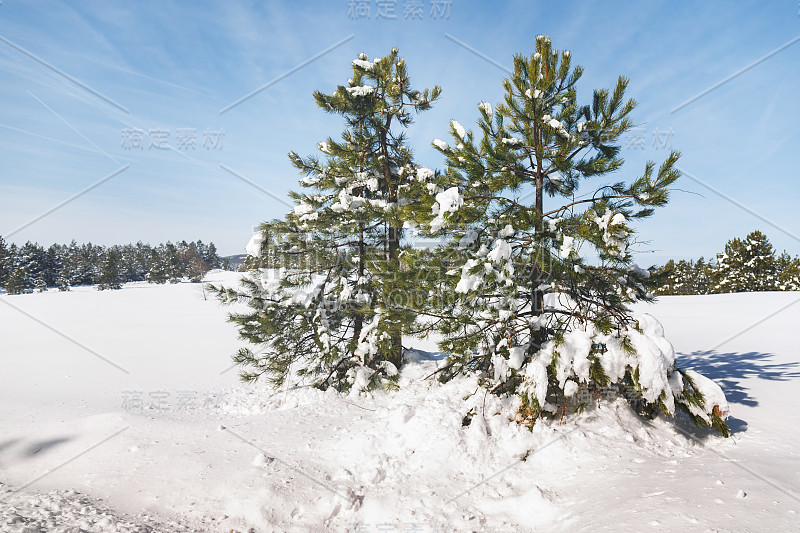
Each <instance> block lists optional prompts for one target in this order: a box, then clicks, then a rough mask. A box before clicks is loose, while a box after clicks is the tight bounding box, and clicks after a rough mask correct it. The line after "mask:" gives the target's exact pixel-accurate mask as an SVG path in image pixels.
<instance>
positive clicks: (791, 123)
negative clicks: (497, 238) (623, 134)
mask: <svg viewBox="0 0 800 533" xmlns="http://www.w3.org/2000/svg"><path fill="white" fill-rule="evenodd" d="M355 3H361V4H364V5H367V6H369V16H364V15H366V14H365V13H360V14H359V13H354V12H351V10H350V4H351V2H349V1H348V0H342V1H338V0H327V1H321V2H302V3H301V2H265V3H258V2H236V1H224V2H223V1H213V2H191V3H190V2H169V1H163V0H162V1H154V2H150V1H140V2H116V1H108V2H23V1H21V0H3V2H2V3H1V4H0V98H2V100H1V101H2V104H0V235H5V236H8V237H6V238H7V240H9V241H11V242H17V243H23V242H25V241H26V240H32V241H39V242H41V243H52V242H68V241H70V240H72V239H75V240H77V241H79V242H88V241H91V242H94V243H99V244H112V243H124V242H135V241H138V240H142V241H145V242H152V243H156V242H164V241H167V240H172V241H175V240H182V239H186V240H195V239H202V240H204V241H206V242H209V241H213V242H215V243H217V245H218V248H219V249H220V251H221V252H222V253H224V254H233V253H241V252H242V251H243V248H244V244H245V243H246V242H247V240H248V238H249V236H250V234H251V232H252V229H253V227H254V226H255V225H257V224H258V223H259V222H261V221H263V220H266V219H271V218H276V217H281V216H283V214H284V213H285V212H286V211H287V209H288V208H287V206H286V205H285V202H286V201H288V200H287V199H286V193H287V192H288V191H289V190H290V189H294V188H297V187H298V185H297V180H298V178H299V176H297V174H296V173H295V171H294V169H293V168H292V167H291V165H290V164H289V162H288V159H287V157H286V154H287V153H288V152H289V151H290V150H294V151H297V152H298V153H300V154H311V153H314V152H315V151H316V146H317V143H318V142H319V141H322V140H324V139H325V138H327V137H328V136H336V135H338V134H339V132H340V131H341V130H342V122H341V120H340V119H339V118H338V117H336V116H328V115H326V114H325V113H323V112H322V111H320V110H319V109H317V108H316V106H315V104H314V101H313V98H312V96H311V95H312V92H313V91H314V90H315V89H319V90H322V91H326V92H331V91H332V90H334V89H335V87H336V86H337V85H338V84H342V83H344V82H345V81H346V80H347V78H348V77H350V74H351V69H350V62H351V61H352V59H354V58H355V57H356V56H357V54H358V53H359V52H362V51H363V52H366V53H367V54H368V55H369V56H370V58H371V57H374V56H376V55H385V54H386V53H388V51H389V50H390V49H391V48H392V47H393V46H396V47H398V48H399V49H400V53H401V55H403V56H404V57H405V58H406V61H407V64H408V67H409V71H410V74H411V77H412V82H413V83H414V84H415V85H416V86H417V87H418V88H419V87H423V86H432V85H434V84H438V85H440V86H441V87H442V90H443V94H442V97H441V99H440V101H439V103H438V104H437V105H436V107H435V109H434V110H432V111H429V112H427V113H425V114H422V115H420V116H419V117H418V118H417V121H416V123H415V125H414V126H413V127H412V129H411V131H410V135H409V136H410V142H411V145H412V147H413V148H414V151H415V154H416V156H417V159H418V162H420V163H421V164H424V165H426V166H429V167H431V168H440V167H441V165H442V158H441V157H440V156H439V155H438V153H437V152H435V150H433V149H432V148H431V147H430V141H431V140H432V139H433V138H435V137H441V138H447V137H448V132H449V126H448V123H449V121H450V119H457V120H458V121H459V122H461V123H462V124H463V125H465V126H466V127H467V128H470V127H471V126H472V125H474V123H475V120H476V119H477V117H478V112H477V109H476V105H477V103H478V102H480V101H482V100H486V101H489V102H492V103H496V102H498V101H499V100H500V99H501V97H502V87H501V82H502V80H503V78H504V77H505V76H506V72H504V70H503V69H502V68H501V67H500V66H498V65H497V64H495V63H499V64H500V65H501V66H502V65H505V66H507V67H508V66H510V64H511V58H512V55H513V54H514V53H516V52H522V53H526V54H527V53H531V51H532V50H533V47H534V37H535V36H536V35H537V34H540V33H544V34H547V35H549V36H550V37H551V38H552V40H553V43H554V46H555V47H557V48H559V49H570V50H572V57H573V62H574V63H578V64H581V65H582V66H583V67H584V76H583V79H582V81H581V83H580V85H579V98H580V97H583V98H584V99H586V98H588V97H589V96H590V95H591V91H592V90H593V89H595V88H600V87H608V86H610V85H612V84H613V83H614V81H615V80H616V77H617V76H618V75H620V74H624V75H626V76H628V77H629V78H630V79H631V83H630V87H629V92H628V94H629V96H632V97H634V98H636V100H637V101H638V102H639V107H638V108H637V110H636V112H635V115H634V120H635V121H636V122H637V124H638V126H637V128H638V129H637V130H635V131H634V132H633V133H632V134H631V135H629V136H628V137H627V138H626V139H625V140H624V143H623V144H624V146H625V157H626V161H627V164H626V166H625V167H624V169H623V170H622V171H620V172H619V175H618V177H617V176H615V178H616V179H625V180H630V179H633V178H635V177H637V176H638V175H640V173H641V172H642V169H643V167H644V163H645V161H646V160H648V159H652V160H655V161H657V162H660V161H661V160H663V159H664V157H665V156H666V155H667V153H668V147H669V146H672V147H673V148H675V149H678V150H680V151H681V152H682V153H683V157H682V159H681V161H680V167H681V168H682V169H683V170H684V171H686V172H687V174H688V175H689V176H691V177H684V178H682V179H681V180H680V181H679V182H678V184H677V188H679V189H681V191H675V192H674V193H673V196H672V202H671V203H670V205H669V206H668V207H666V208H664V209H661V210H660V211H659V212H657V214H656V215H655V216H654V217H653V218H652V219H650V220H648V221H646V222H643V223H640V224H639V225H638V230H639V234H640V235H639V237H640V239H642V240H646V241H648V242H647V244H643V245H640V246H639V250H640V253H639V254H638V256H637V260H638V262H639V263H640V264H643V265H650V264H654V263H661V262H663V261H665V260H666V259H668V258H670V257H673V258H694V257H698V256H700V255H706V256H709V255H711V254H713V253H715V252H717V251H720V250H721V249H722V247H723V246H724V243H725V242H726V241H727V240H728V239H730V238H732V237H734V236H743V235H745V234H747V233H748V232H750V231H752V230H754V229H760V230H762V231H763V232H765V233H766V234H767V235H768V237H769V238H770V240H771V241H772V243H773V244H774V245H775V247H776V248H777V249H778V250H779V251H780V250H783V249H786V250H787V251H789V252H790V253H791V254H793V255H795V254H800V240H798V239H797V237H796V236H800V217H798V216H797V213H798V207H800V205H798V204H799V201H798V198H800V180H798V177H800V176H798V170H797V164H796V162H797V160H798V158H797V155H796V154H797V152H798V149H800V133H799V132H798V119H800V107H798V104H797V95H798V94H800V69H798V65H800V42H798V41H794V42H793V39H796V38H797V37H798V36H800V16H798V15H799V13H798V10H799V9H800V8H799V6H798V4H797V2H796V1H795V0H791V1H788V0H786V1H776V2H769V3H764V2H735V3H726V2H703V3H691V4H690V3H683V2H592V1H585V2H547V3H545V2H525V1H504V2H496V3H490V2H485V1H476V2H467V1H459V0H453V1H452V2H439V4H440V5H439V8H440V11H439V12H437V14H436V16H434V14H433V13H432V7H433V3H434V0H422V1H421V2H417V4H421V7H422V16H421V18H412V19H406V18H405V17H404V15H405V10H406V8H407V7H410V6H411V5H413V4H414V1H412V0H407V1H404V0H396V1H394V2H392V1H389V2H383V3H384V4H385V5H387V6H394V15H395V17H396V18H394V19H391V18H386V17H383V16H380V17H379V13H378V12H379V10H380V9H381V5H380V4H381V2H379V1H378V0H371V1H368V2H355ZM441 11H445V12H444V13H442V12H441ZM384 15H389V16H391V15H392V13H391V12H387V13H384ZM459 42H460V43H463V44H466V45H468V46H469V47H471V48H472V49H473V51H470V50H468V49H466V48H465V47H464V46H462V45H461V44H459ZM788 43H791V44H788ZM787 44H788V46H786V45H787ZM782 46H785V48H783V49H782V50H780V51H778V52H776V53H774V54H773V55H772V56H770V57H768V58H767V59H764V60H763V61H761V62H760V63H758V64H756V65H754V66H752V67H751V68H748V69H746V70H744V71H743V72H741V71H742V70H743V69H745V68H746V67H748V66H750V65H751V64H753V63H754V62H756V61H757V60H759V59H761V58H763V57H764V56H766V55H768V54H770V53H772V52H775V51H776V50H777V49H779V48H780V47H782ZM322 52H325V53H324V54H322ZM475 52H478V53H479V54H481V55H482V56H484V57H479V55H478V54H476V53H475ZM320 54H322V55H321V56H320ZM315 56H320V57H317V59H315V60H313V61H311V62H309V59H311V58H314V57H315ZM485 58H488V59H490V60H491V61H488V60H487V59H485ZM304 63H306V64H305V66H302V67H301V68H298V66H300V65H303V64H304ZM287 73H288V75H286V76H283V75H284V74H287ZM737 73H739V74H738V75H736V76H735V77H733V78H732V79H730V80H729V81H727V82H725V83H723V84H722V85H720V86H719V87H717V88H715V89H714V90H712V91H710V92H708V93H707V94H705V95H704V96H701V97H700V98H698V99H696V100H694V101H691V103H689V104H688V105H685V106H684V107H682V108H680V109H676V108H678V107H679V106H681V105H682V104H684V103H686V102H687V101H689V100H691V99H693V98H695V97H696V96H698V95H700V94H701V93H703V92H704V91H706V90H707V89H709V88H712V87H714V86H715V85H717V84H719V83H720V82H722V81H724V80H726V79H728V78H730V77H731V76H733V75H735V74H737ZM282 76H283V77H282ZM281 77H282V78H281ZM278 78H281V79H279V80H278V81H275V80H276V79H278ZM273 81H274V83H272V84H271V85H269V86H268V87H266V88H265V89H263V90H262V91H260V92H258V93H257V94H255V95H253V96H252V97H251V98H249V99H246V100H245V101H243V102H242V103H240V104H238V105H236V106H234V107H232V108H230V109H227V110H226V111H225V112H224V113H221V110H223V109H226V108H228V107H229V106H230V105H231V104H232V103H234V102H237V101H238V100H240V99H241V98H243V97H244V96H246V95H248V94H250V93H252V92H253V91H256V90H257V89H259V88H261V87H264V85H265V84H268V83H270V82H273ZM137 128H138V129H141V130H145V131H150V130H155V131H156V132H159V131H160V132H161V135H162V136H163V137H164V143H165V144H168V145H170V146H171V149H166V150H160V149H158V148H157V147H151V146H149V145H150V143H151V139H149V138H147V137H146V136H145V137H143V138H142V142H143V148H142V149H138V148H135V147H134V148H132V146H135V141H136V139H135V137H132V136H131V135H130V131H131V130H133V129H137ZM156 136H157V135H156ZM192 137H194V143H195V145H194V148H193V149H192V148H190V143H189V145H187V144H183V143H184V142H186V141H188V140H190V139H191V138H192ZM179 144H180V145H179ZM223 167H224V168H223ZM226 169H228V170H226ZM114 173H116V174H115V175H114V176H113V177H111V178H108V177H109V176H111V175H112V174H114ZM234 173H235V174H236V175H235V174H234ZM237 175H238V177H237ZM106 178H108V179H106ZM103 179H106V181H105V182H103V183H101V184H99V185H97V186H96V187H94V188H93V189H91V190H90V191H89V192H87V193H85V194H83V195H81V196H79V197H78V198H77V199H75V200H74V201H71V202H69V203H66V204H65V205H63V207H60V208H59V209H56V210H55V211H53V212H52V213H50V214H48V215H47V216H44V217H42V218H40V219H39V220H37V221H36V222H34V223H32V224H29V223H30V222H31V221H32V220H34V219H37V218H38V217H40V216H41V215H42V214H44V213H46V212H48V211H50V210H51V209H52V208H53V207H55V206H58V205H59V204H62V203H63V202H64V201H65V200H67V199H69V198H71V197H73V196H74V195H76V194H77V193H79V192H80V191H82V190H84V189H86V188H88V187H91V186H92V185H93V184H96V183H97V182H99V181H101V180H103ZM247 181H249V182H252V183H253V184H255V185H256V186H253V185H251V184H250V183H247ZM704 184H705V185H708V186H710V187H712V188H713V189H715V190H716V191H718V192H712V191H711V190H709V189H708V188H707V187H706V186H705V185H704ZM723 196H725V197H727V198H728V199H726V198H724V197H723ZM731 200H733V201H731ZM736 203H738V204H740V205H736ZM752 213H756V214H757V215H760V217H762V218H763V219H766V220H763V219H762V218H759V217H758V216H756V215H754V214H752ZM27 224H29V225H27ZM24 225H27V227H25V228H24V229H21V230H20V229H19V228H20V227H22V226H24ZM779 228H780V229H779ZM9 234H11V235H10V236H9Z"/></svg>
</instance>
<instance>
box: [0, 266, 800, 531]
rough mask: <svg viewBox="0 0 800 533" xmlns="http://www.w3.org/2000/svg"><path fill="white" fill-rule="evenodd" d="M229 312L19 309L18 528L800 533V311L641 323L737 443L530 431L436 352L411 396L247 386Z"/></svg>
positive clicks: (9, 314)
mask: <svg viewBox="0 0 800 533" xmlns="http://www.w3.org/2000/svg"><path fill="white" fill-rule="evenodd" d="M225 276H229V275H227V274H223V273H216V274H214V275H212V279H211V281H221V280H222V279H223V278H224V277H225ZM227 279H228V281H230V279H229V278H227ZM792 304H795V305H792ZM787 306H788V307H787ZM228 311H229V309H226V308H221V307H220V306H219V305H218V303H217V302H216V301H215V300H214V299H213V298H209V299H208V300H205V299H204V295H203V291H202V288H201V286H200V285H199V284H188V283H186V284H177V285H166V286H155V285H147V284H130V285H127V286H125V288H124V289H123V290H121V291H105V292H99V291H96V290H94V289H93V288H88V287H87V288H76V289H73V291H71V292H69V293H59V292H47V293H43V294H31V295H22V296H8V295H0V530H2V531H20V532H21V531H25V532H34V531H48V532H49V531H86V532H90V531H224V532H230V531H231V530H234V531H240V532H244V531H248V530H250V529H251V528H252V530H253V531H259V532H260V531H329V530H334V531H336V530H350V531H353V530H357V531H375V532H377V531H398V532H400V531H406V532H408V531H415V532H432V531H566V530H570V531H589V530H591V531H594V530H609V531H649V530H653V531H748V530H749V531H765V530H766V531H791V530H797V528H798V527H799V526H800V516H799V515H798V512H800V415H799V414H798V409H797V404H798V401H800V363H798V361H800V343H798V341H797V340H796V328H797V327H798V326H797V325H798V324H800V293H760V294H738V295H717V296H696V297H694V296H681V297H664V298H662V299H661V301H660V302H659V303H658V304H656V305H654V306H642V307H641V309H639V311H646V312H649V313H651V314H653V315H654V316H656V317H657V318H658V319H659V320H661V322H662V323H663V324H664V327H665V330H666V334H667V337H668V338H669V339H670V340H671V341H672V343H673V344H674V345H675V348H676V350H677V351H678V352H679V353H680V354H681V355H680V357H679V360H680V363H681V364H682V366H684V367H687V368H696V369H698V370H700V371H701V372H703V373H705V374H706V375H708V376H709V377H712V378H715V379H717V380H719V382H720V383H721V384H722V385H723V387H724V388H725V390H726V392H727V394H728V399H729V401H730V402H731V417H730V425H731V427H732V429H733V430H734V437H733V438H731V439H727V440H726V439H722V438H720V437H718V436H716V435H714V434H712V433H708V432H696V431H694V430H693V429H692V428H691V427H690V426H689V425H687V421H686V420H682V419H679V420H677V421H668V420H664V419H660V418H659V419H656V420H653V421H644V420H641V419H639V418H637V417H636V416H635V415H633V414H632V412H631V410H630V409H629V407H628V406H627V405H625V404H624V403H622V402H620V401H617V402H615V403H602V404H600V405H599V407H597V408H593V409H589V410H587V411H585V412H584V413H583V414H581V415H578V416H576V417H574V418H570V419H568V420H565V421H564V422H565V423H560V422H559V421H557V420H556V421H554V422H552V423H544V422H539V423H537V425H536V426H535V427H534V428H533V430H532V431H529V430H528V429H527V428H525V427H521V426H518V425H516V424H515V423H513V422H510V419H512V418H513V417H514V412H515V408H516V405H514V404H513V403H512V402H510V401H508V400H505V401H504V400H499V399H497V398H494V397H491V396H489V397H487V396H485V395H484V394H483V391H482V390H480V389H478V387H477V384H476V382H475V380H474V379H472V378H463V379H459V380H455V381H454V382H451V383H449V384H447V385H446V386H441V385H437V384H435V383H430V382H428V381H424V380H423V379H422V378H423V377H424V376H426V375H428V374H429V373H430V372H431V371H432V370H433V369H435V367H436V365H437V364H438V363H440V358H439V357H438V356H436V355H435V354H433V353H429V352H426V351H424V350H426V349H427V350H431V349H432V346H431V343H426V342H423V341H410V344H412V345H414V346H416V348H417V349H418V350H417V351H414V352H412V353H410V354H409V359H410V363H409V364H407V365H406V367H405V369H404V371H403V374H402V386H401V388H400V390H399V391H397V392H390V393H378V394H375V395H374V396H370V397H367V396H350V397H342V396H338V395H336V394H334V393H332V392H327V393H323V392H320V391H317V390H312V389H294V390H282V391H278V392H277V393H276V392H275V391H271V390H269V389H268V388H266V387H265V386H263V385H257V386H252V385H243V384H239V383H238V380H237V376H236V370H235V369H233V370H229V371H226V370H228V369H229V367H230V364H231V363H230V356H231V354H232V353H234V352H235V351H236V349H237V348H238V347H239V346H240V342H239V341H238V340H237V338H236V330H235V328H234V327H233V326H232V325H231V324H228V323H226V322H225V315H226V313H227V312H228ZM776 312H777V313H776ZM770 315H772V316H770ZM765 318H766V320H763V319H765ZM762 320H763V321H762ZM476 390H477V392H476ZM465 398H466V400H465ZM470 410H472V412H473V413H474V415H473V416H472V418H471V423H470V424H469V425H466V426H465V425H463V422H464V417H465V415H466V414H467V412H468V411H470Z"/></svg>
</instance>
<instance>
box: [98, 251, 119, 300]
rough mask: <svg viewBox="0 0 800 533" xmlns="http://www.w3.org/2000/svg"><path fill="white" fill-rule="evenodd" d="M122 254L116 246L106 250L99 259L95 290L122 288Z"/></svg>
mask: <svg viewBox="0 0 800 533" xmlns="http://www.w3.org/2000/svg"><path fill="white" fill-rule="evenodd" d="M121 258H122V254H121V252H120V250H119V248H118V247H116V246H112V247H110V248H108V250H106V253H105V254H104V255H103V258H102V259H101V261H100V272H99V274H98V276H97V290H99V291H103V290H118V289H121V288H122V275H121V273H120V261H121Z"/></svg>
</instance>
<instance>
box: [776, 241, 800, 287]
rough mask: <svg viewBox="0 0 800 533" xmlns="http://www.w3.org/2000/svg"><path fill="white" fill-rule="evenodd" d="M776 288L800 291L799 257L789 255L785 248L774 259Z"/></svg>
mask: <svg viewBox="0 0 800 533" xmlns="http://www.w3.org/2000/svg"><path fill="white" fill-rule="evenodd" d="M776 267H777V270H778V290H781V291H800V258H798V257H792V256H790V255H789V254H788V253H787V252H786V251H785V250H784V252H783V253H782V254H781V255H780V256H779V257H778V259H777V260H776Z"/></svg>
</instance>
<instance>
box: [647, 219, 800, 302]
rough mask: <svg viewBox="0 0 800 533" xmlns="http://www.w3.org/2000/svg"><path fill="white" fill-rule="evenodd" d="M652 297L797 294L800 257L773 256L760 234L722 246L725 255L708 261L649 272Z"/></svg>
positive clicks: (670, 264)
mask: <svg viewBox="0 0 800 533" xmlns="http://www.w3.org/2000/svg"><path fill="white" fill-rule="evenodd" d="M651 272H652V274H653V280H654V282H653V285H654V290H653V292H654V294H656V295H664V296H666V295H688V294H724V293H732V292H756V291H797V290H800V257H797V256H795V257H792V256H791V255H789V254H788V253H787V252H786V251H784V252H783V253H781V254H780V255H776V252H775V250H774V248H773V247H772V244H771V243H770V242H769V239H767V236H766V235H764V233H762V232H761V231H758V230H756V231H753V232H751V233H750V234H749V235H747V236H746V237H744V238H743V239H740V238H738V237H737V238H734V239H731V240H729V241H728V242H727V243H726V244H725V251H724V252H723V253H719V254H717V255H716V257H715V258H713V259H710V260H708V261H706V260H705V258H703V257H700V258H699V259H697V260H696V261H695V260H691V259H690V260H688V261H687V260H685V259H681V260H680V261H674V260H672V259H670V260H669V261H667V263H666V264H664V265H663V266H660V267H657V268H653V269H651Z"/></svg>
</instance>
